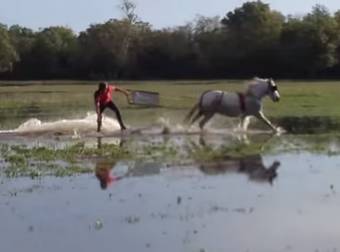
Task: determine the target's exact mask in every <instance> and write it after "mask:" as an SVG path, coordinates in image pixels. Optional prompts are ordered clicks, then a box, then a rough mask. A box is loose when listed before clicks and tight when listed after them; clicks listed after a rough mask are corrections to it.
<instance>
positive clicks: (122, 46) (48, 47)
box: [0, 0, 340, 79]
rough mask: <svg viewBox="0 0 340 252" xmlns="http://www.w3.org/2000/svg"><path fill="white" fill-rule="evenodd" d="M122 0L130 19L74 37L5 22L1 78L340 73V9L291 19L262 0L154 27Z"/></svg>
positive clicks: (0, 29)
mask: <svg viewBox="0 0 340 252" xmlns="http://www.w3.org/2000/svg"><path fill="white" fill-rule="evenodd" d="M135 8H136V6H135V5H134V4H132V3H131V2H129V1H127V0H126V1H123V5H122V11H123V13H124V14H125V15H124V16H125V18H122V19H120V20H118V19H111V20H108V21H107V22H105V23H102V24H93V25H91V26H90V27H89V28H88V29H86V30H85V31H82V32H80V33H79V34H75V33H74V32H73V31H72V30H70V29H69V28H65V27H48V28H45V29H42V30H39V31H37V32H36V31H33V30H30V29H28V28H24V27H20V26H17V25H16V26H12V27H9V28H8V27H6V26H4V25H2V26H0V77H1V78H3V79H51V78H54V79H55V78H82V79H140V78H144V79H150V78H231V77H250V76H253V75H259V76H269V75H270V76H273V77H286V78H290V77H300V78H315V77H322V78H331V77H340V71H339V70H340V63H339V59H340V12H336V13H335V14H331V13H330V12H329V11H328V10H327V9H326V8H325V7H323V6H319V5H317V6H314V7H313V9H312V11H311V12H310V13H307V14H306V15H304V16H300V17H293V16H287V17H285V16H284V15H282V14H281V13H279V12H278V11H275V10H272V9H271V8H270V6H269V5H268V4H265V3H262V2H261V1H255V2H246V3H244V4H243V5H242V6H241V7H239V8H236V9H235V10H233V11H229V12H227V14H226V15H225V16H224V17H223V18H219V17H200V16H199V17H197V19H196V20H195V21H193V22H192V23H189V24H186V25H184V26H180V27H174V28H167V29H161V30H156V29H153V28H152V27H151V25H150V24H148V23H145V22H143V21H141V20H140V19H139V18H138V17H137V16H136V15H135Z"/></svg>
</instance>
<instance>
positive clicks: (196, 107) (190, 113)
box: [184, 103, 199, 123]
mask: <svg viewBox="0 0 340 252" xmlns="http://www.w3.org/2000/svg"><path fill="white" fill-rule="evenodd" d="M198 107H199V104H198V103H196V104H195V105H194V106H193V107H192V109H191V110H190V111H189V113H188V114H187V116H186V117H185V119H184V123H188V122H189V120H190V118H191V117H192V115H193V114H194V113H195V111H196V110H197V109H198Z"/></svg>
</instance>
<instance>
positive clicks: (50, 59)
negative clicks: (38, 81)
mask: <svg viewBox="0 0 340 252" xmlns="http://www.w3.org/2000/svg"><path fill="white" fill-rule="evenodd" d="M76 50H77V37H76V35H75V34H74V32H73V31H72V30H71V29H69V28H66V27H61V26H56V27H49V28H46V29H44V30H42V31H41V32H39V33H37V35H36V39H35V41H34V43H33V46H32V51H31V64H33V65H34V67H33V69H32V71H33V74H35V75H37V76H38V75H39V76H43V77H44V78H55V77H60V78H65V77H67V76H68V75H69V73H70V72H71V71H70V70H71V68H72V63H73V55H74V54H75V52H76Z"/></svg>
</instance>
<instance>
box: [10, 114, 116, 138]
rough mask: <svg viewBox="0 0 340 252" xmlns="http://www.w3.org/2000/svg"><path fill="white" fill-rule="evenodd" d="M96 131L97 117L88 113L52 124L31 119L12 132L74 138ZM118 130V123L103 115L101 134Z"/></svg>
mask: <svg viewBox="0 0 340 252" xmlns="http://www.w3.org/2000/svg"><path fill="white" fill-rule="evenodd" d="M96 130H97V115H96V114H95V113H88V114H87V116H86V117H84V118H80V119H61V120H57V121H52V122H42V121H41V120H39V119H36V118H32V119H29V120H28V121H26V122H24V123H23V124H21V125H20V126H19V127H18V128H16V129H14V130H13V132H17V133H37V132H48V133H61V134H72V135H74V136H75V137H76V136H79V135H80V134H83V133H87V132H94V131H96ZM117 130H120V127H119V123H118V122H117V120H116V119H114V118H110V117H107V116H105V115H103V121H102V132H104V133H105V132H112V131H117Z"/></svg>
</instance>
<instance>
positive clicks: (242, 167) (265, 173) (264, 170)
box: [199, 154, 280, 183]
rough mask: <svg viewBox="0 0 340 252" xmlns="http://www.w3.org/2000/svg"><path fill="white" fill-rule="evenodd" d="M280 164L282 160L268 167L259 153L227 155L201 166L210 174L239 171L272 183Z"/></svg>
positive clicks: (254, 179) (203, 170)
mask: <svg viewBox="0 0 340 252" xmlns="http://www.w3.org/2000/svg"><path fill="white" fill-rule="evenodd" d="M279 166H280V162H278V161H274V162H273V163H272V164H271V165H270V166H269V167H266V166H265V165H264V163H263V159H262V156H261V155H259V154H258V155H251V156H244V157H240V158H236V157H228V156H227V157H225V158H224V159H223V160H221V161H214V162H209V163H204V164H201V165H200V167H199V168H200V170H201V171H202V172H203V173H205V174H208V175H217V174H222V173H226V172H239V173H245V174H247V175H248V177H249V179H250V180H252V181H257V182H269V183H272V182H273V180H274V179H275V178H276V177H277V169H278V167H279Z"/></svg>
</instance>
